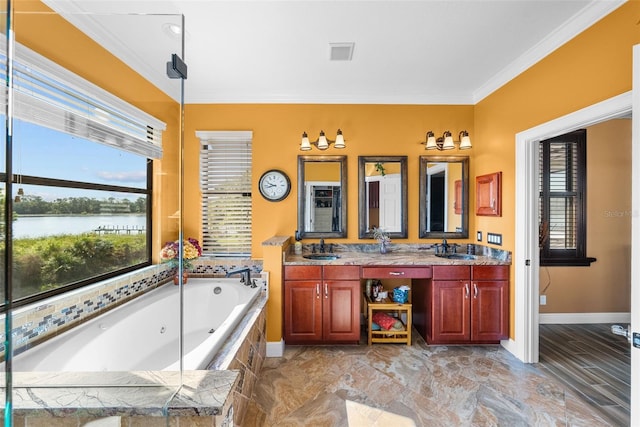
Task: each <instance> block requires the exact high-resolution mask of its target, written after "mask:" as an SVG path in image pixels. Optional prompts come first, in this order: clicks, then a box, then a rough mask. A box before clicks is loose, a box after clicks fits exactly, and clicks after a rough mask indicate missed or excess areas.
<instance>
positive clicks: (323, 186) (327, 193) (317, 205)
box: [298, 156, 347, 238]
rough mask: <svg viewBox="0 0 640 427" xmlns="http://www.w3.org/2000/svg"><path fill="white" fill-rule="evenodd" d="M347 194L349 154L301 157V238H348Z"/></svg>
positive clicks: (299, 186)
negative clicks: (347, 155)
mask: <svg viewBox="0 0 640 427" xmlns="http://www.w3.org/2000/svg"><path fill="white" fill-rule="evenodd" d="M346 197H347V157H346V156H298V231H299V233H300V236H301V237H307V238H309V237H346V236H347V226H346V221H347V203H346Z"/></svg>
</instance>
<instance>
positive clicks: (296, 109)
mask: <svg viewBox="0 0 640 427" xmlns="http://www.w3.org/2000/svg"><path fill="white" fill-rule="evenodd" d="M338 128H340V129H342V132H343V133H344V137H345V140H346V144H347V148H345V149H342V150H338V149H335V148H333V146H332V147H331V148H330V149H328V150H326V151H322V152H321V151H318V150H316V149H315V148H314V149H313V150H312V151H310V152H309V151H306V152H302V151H300V150H299V145H300V138H301V135H302V132H303V131H305V130H306V131H307V133H308V134H309V137H310V139H312V140H313V139H316V138H317V135H318V134H319V133H320V130H324V131H325V133H327V135H333V134H334V133H335V132H336V131H337V130H338ZM447 129H450V130H451V131H452V132H456V133H457V132H459V131H460V130H463V129H467V130H468V131H469V132H470V133H471V138H472V141H473V135H474V133H473V106H468V105H465V106H445V105H443V106H433V105H429V106H414V105H187V106H186V107H185V141H186V148H185V158H186V162H187V163H186V165H185V182H186V183H187V185H186V189H185V199H186V200H187V203H186V204H187V206H194V209H186V212H185V222H186V224H187V226H186V231H185V232H186V233H187V234H190V233H198V234H199V233H200V221H201V216H200V209H199V208H198V207H199V204H200V190H199V188H198V185H197V182H198V150H199V141H198V139H197V138H196V136H195V132H196V131H197V130H251V131H253V171H252V173H253V183H254V187H253V194H254V197H253V247H252V255H253V257H254V258H262V256H263V254H262V246H261V243H262V242H263V241H265V240H266V239H268V238H270V237H272V236H274V235H283V236H293V234H294V231H295V230H296V229H297V209H298V208H297V191H298V185H297V157H298V155H301V154H303V155H313V154H315V155H346V156H347V206H348V213H347V216H348V218H347V233H348V234H347V238H346V239H339V240H336V242H340V243H346V242H356V241H359V239H358V156H398V155H406V156H408V172H407V173H408V195H409V197H408V199H409V201H408V231H409V237H408V239H405V240H403V241H405V242H417V241H420V240H419V239H418V173H419V159H418V157H419V156H420V155H424V154H427V153H426V152H425V149H424V145H421V144H420V141H424V140H425V134H426V132H427V131H428V130H433V131H434V132H435V133H436V134H442V133H443V132H444V131H445V130H447ZM471 152H473V149H472V150H471ZM471 152H469V151H467V152H465V153H464V154H465V155H467V154H471ZM274 168H275V169H281V170H283V171H285V172H286V173H287V174H288V175H289V178H290V179H291V183H292V189H291V193H290V195H289V197H287V198H286V199H285V200H283V201H281V202H278V203H272V202H268V201H266V200H264V199H263V198H262V197H260V195H259V192H258V189H257V181H258V179H259V178H260V175H261V174H262V173H263V172H265V171H266V170H269V169H274ZM394 241H399V239H394Z"/></svg>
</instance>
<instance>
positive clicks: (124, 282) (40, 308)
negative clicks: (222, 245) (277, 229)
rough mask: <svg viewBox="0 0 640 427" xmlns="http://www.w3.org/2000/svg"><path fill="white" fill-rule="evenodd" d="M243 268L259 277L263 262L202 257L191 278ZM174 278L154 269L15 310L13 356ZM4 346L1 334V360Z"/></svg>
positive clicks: (168, 271) (165, 267)
mask: <svg viewBox="0 0 640 427" xmlns="http://www.w3.org/2000/svg"><path fill="white" fill-rule="evenodd" d="M242 267H249V268H250V269H251V272H252V275H259V273H260V272H261V271H262V261H254V260H249V259H244V260H243V259H231V258H230V259H216V258H206V257H203V258H199V259H198V260H196V261H195V262H194V268H193V269H192V270H191V271H190V274H192V275H194V277H198V276H199V277H220V276H224V275H226V273H227V272H228V271H231V270H234V269H237V268H242ZM172 277H173V271H172V270H171V269H170V268H169V266H168V265H165V264H157V265H152V266H149V267H144V268H141V269H140V270H137V271H134V272H130V273H126V274H123V275H121V276H118V277H115V278H112V279H108V280H105V281H102V282H99V283H96V284H93V285H89V286H86V287H83V288H80V289H76V290H73V291H70V292H67V293H64V294H62V295H58V296H55V297H52V298H49V299H47V300H44V301H40V302H38V303H36V304H32V305H29V306H26V307H21V308H19V309H16V310H15V311H14V312H13V317H12V324H13V327H12V331H11V336H12V340H13V348H14V354H19V353H20V352H22V351H25V350H27V349H29V348H31V347H32V346H34V345H37V344H38V343H40V342H42V341H45V340H47V339H49V338H52V337H54V336H56V335H58V334H60V333H62V332H64V331H66V330H68V329H69V328H72V327H74V326H77V325H79V324H81V323H83V322H86V321H87V320H89V319H91V318H93V317H95V316H97V315H98V314H101V313H103V312H105V311H107V310H110V309H112V308H114V307H116V306H118V305H120V304H123V303H124V302H127V301H129V300H131V299H132V298H135V297H137V296H140V295H142V294H144V293H146V292H147V291H149V290H151V289H154V288H156V287H157V286H160V285H163V284H165V283H167V282H168V281H169V280H171V278H172ZM4 319H5V316H4V315H1V316H0V322H4ZM2 330H3V331H4V328H3V329H2ZM4 342H5V334H4V333H0V356H1V357H4V352H5V344H4Z"/></svg>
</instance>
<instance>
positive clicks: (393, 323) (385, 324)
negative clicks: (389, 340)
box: [371, 311, 404, 331]
mask: <svg viewBox="0 0 640 427" xmlns="http://www.w3.org/2000/svg"><path fill="white" fill-rule="evenodd" d="M371 320H372V321H373V322H375V323H377V324H378V325H380V327H381V328H382V329H386V330H387V331H389V330H392V329H393V330H396V331H399V330H403V329H404V328H403V325H402V322H401V321H399V320H398V319H396V318H395V317H393V316H389V315H388V314H387V313H383V312H381V311H378V312H376V313H375V314H374V315H373V317H372V318H371Z"/></svg>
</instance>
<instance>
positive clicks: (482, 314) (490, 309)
mask: <svg viewBox="0 0 640 427" xmlns="http://www.w3.org/2000/svg"><path fill="white" fill-rule="evenodd" d="M425 299H426V301H428V302H429V304H430V310H429V312H430V314H429V316H428V318H427V324H426V327H425V329H424V331H423V332H424V334H425V339H426V340H427V342H428V343H429V344H472V343H476V344H488V343H497V342H499V341H500V340H501V339H506V338H508V334H509V267H508V266H488V265H478V266H476V265H474V266H466V265H456V266H453V265H449V266H433V280H432V283H431V285H430V286H429V287H428V291H427V295H426V298H425Z"/></svg>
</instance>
